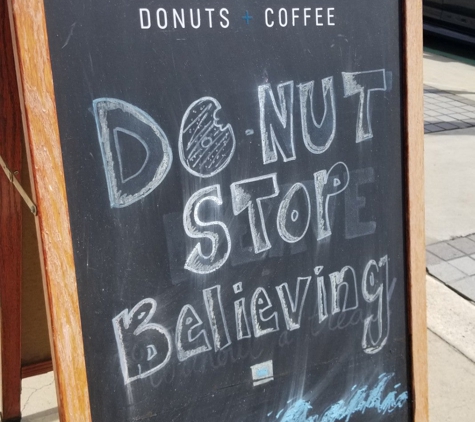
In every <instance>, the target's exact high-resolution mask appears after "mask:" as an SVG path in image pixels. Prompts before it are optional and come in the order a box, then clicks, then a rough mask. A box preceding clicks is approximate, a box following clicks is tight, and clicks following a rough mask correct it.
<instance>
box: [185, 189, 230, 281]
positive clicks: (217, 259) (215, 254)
mask: <svg viewBox="0 0 475 422" xmlns="http://www.w3.org/2000/svg"><path fill="white" fill-rule="evenodd" d="M205 201H207V202H211V203H214V204H215V205H222V204H223V199H222V197H221V187H220V186H219V185H213V186H209V187H206V188H203V189H200V190H199V191H198V192H195V193H194V194H193V195H192V196H191V197H190V199H189V200H188V202H187V203H186V205H185V209H184V210H183V226H184V228H185V232H186V234H187V235H188V236H190V237H191V238H193V239H208V240H209V241H210V242H211V251H210V253H209V254H208V255H205V254H204V253H203V252H202V247H201V243H198V244H197V245H196V246H195V247H194V249H193V250H192V252H191V253H190V254H189V256H188V258H187V260H186V263H185V268H186V269H187V270H189V271H192V272H194V273H197V274H209V273H212V272H213V271H216V270H217V269H218V268H220V267H221V266H222V265H223V264H224V263H225V262H226V260H227V259H228V257H229V254H230V253H231V237H230V235H229V230H228V228H227V227H226V225H225V224H224V223H223V222H221V221H202V220H201V218H200V217H199V213H200V207H201V206H202V204H203V203H204V202H205ZM203 227H213V228H214V231H210V230H202V229H201V228H203ZM218 228H220V229H218ZM223 242H224V245H223ZM219 245H222V246H223V248H224V249H225V252H224V253H222V254H221V255H220V253H219V251H218V246H219ZM220 249H221V248H220Z"/></svg>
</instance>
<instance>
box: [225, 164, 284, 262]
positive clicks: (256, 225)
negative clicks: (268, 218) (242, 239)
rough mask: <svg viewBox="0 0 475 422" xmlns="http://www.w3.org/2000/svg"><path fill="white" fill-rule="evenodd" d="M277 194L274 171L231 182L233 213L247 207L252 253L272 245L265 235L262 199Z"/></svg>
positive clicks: (235, 213)
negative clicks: (252, 246)
mask: <svg viewBox="0 0 475 422" xmlns="http://www.w3.org/2000/svg"><path fill="white" fill-rule="evenodd" d="M278 194H279V186H278V185H277V175H276V173H273V174H269V175H266V176H260V177H254V178H251V179H245V180H241V181H240V182H235V183H232V184H231V197H232V202H233V212H234V215H239V214H240V213H241V212H243V211H244V210H245V209H247V211H248V216H249V226H250V230H251V235H252V241H253V243H254V253H256V254H257V253H261V252H264V251H266V250H268V249H270V248H271V246H272V245H271V243H270V241H269V236H268V235H267V229H266V224H265V219H264V214H263V210H262V201H263V200H265V199H269V198H273V197H275V196H277V195H278ZM256 208H257V209H256ZM257 218H259V221H257Z"/></svg>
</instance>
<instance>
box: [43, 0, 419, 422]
mask: <svg viewBox="0 0 475 422" xmlns="http://www.w3.org/2000/svg"><path fill="white" fill-rule="evenodd" d="M45 7H46V21H47V27H48V36H49V44H50V53H51V63H52V69H53V78H54V84H55V95H56V103H57V115H58V121H59V129H60V135H61V142H62V154H63V162H64V170H65V177H66V186H67V195H68V203H69V204H68V205H69V212H70V222H71V231H72V239H73V245H74V254H75V266H76V273H77V283H78V286H77V287H78V295H79V302H80V311H81V320H82V330H83V335H84V339H83V340H84V347H85V359H86V369H87V375H88V385H89V393H90V402H91V412H92V419H93V421H94V422H99V421H101V422H107V421H111V422H112V421H114V422H117V421H142V420H147V421H148V420H150V421H167V422H168V421H209V422H213V421H248V422H256V421H259V422H260V421H262V422H264V421H280V422H284V421H285V422H290V421H292V422H317V421H367V420H372V421H404V420H410V419H411V406H412V392H411V385H410V379H409V378H410V377H409V373H410V372H409V369H408V368H409V363H408V361H409V357H408V329H407V316H406V314H407V312H406V299H405V298H406V262H405V254H404V252H405V250H404V245H405V243H404V242H405V240H404V232H405V223H404V207H403V202H404V201H403V198H404V192H403V186H404V182H403V142H402V131H401V127H402V118H401V83H402V82H401V52H400V36H401V35H400V25H401V24H400V19H401V18H400V14H401V13H400V8H401V7H400V3H399V2H398V1H396V0H390V1H384V2H381V1H380V2H376V1H370V0H358V1H351V2H349V1H344V0H332V1H326V2H317V1H309V0H294V1H288V0H283V1H281V2H280V3H279V2H277V3H276V2H273V1H268V0H263V1H252V0H248V1H244V0H239V1H236V2H232V3H229V2H223V1H218V0H216V1H212V2H209V1H204V0H197V1H193V2H190V1H185V0H176V1H173V2H171V1H154V0H152V1H125V0H123V1H119V0H118V1H106V0H94V1H88V2H86V1H78V2H65V1H60V0H49V1H46V2H45Z"/></svg>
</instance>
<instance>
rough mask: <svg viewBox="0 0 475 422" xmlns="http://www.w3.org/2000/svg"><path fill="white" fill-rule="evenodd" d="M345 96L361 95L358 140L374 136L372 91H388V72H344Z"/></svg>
mask: <svg viewBox="0 0 475 422" xmlns="http://www.w3.org/2000/svg"><path fill="white" fill-rule="evenodd" d="M341 76H342V78H343V88H344V92H345V98H346V97H350V96H352V95H359V97H360V99H359V104H358V113H357V117H356V142H362V141H366V140H368V139H371V138H372V137H373V129H372V128H371V105H372V104H371V93H372V92H374V91H386V73H385V70H384V69H379V70H370V71H367V72H356V73H347V72H342V73H341Z"/></svg>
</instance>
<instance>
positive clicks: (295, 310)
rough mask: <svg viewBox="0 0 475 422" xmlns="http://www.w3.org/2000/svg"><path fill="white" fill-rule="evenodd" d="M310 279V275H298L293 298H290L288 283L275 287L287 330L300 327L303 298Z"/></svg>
mask: <svg viewBox="0 0 475 422" xmlns="http://www.w3.org/2000/svg"><path fill="white" fill-rule="evenodd" d="M311 279H312V277H298V279H297V283H296V287H295V295H294V298H292V295H291V294H290V290H289V285H288V283H283V284H281V285H280V286H277V287H276V290H277V294H278V295H279V299H280V303H281V305H282V312H283V314H284V320H285V325H286V326H287V329H288V330H289V331H292V330H297V329H299V328H300V320H301V319H302V311H303V305H304V303H305V298H306V297H307V292H308V286H309V285H310V280H311ZM302 283H304V287H303V288H302V287H301V285H302Z"/></svg>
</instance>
